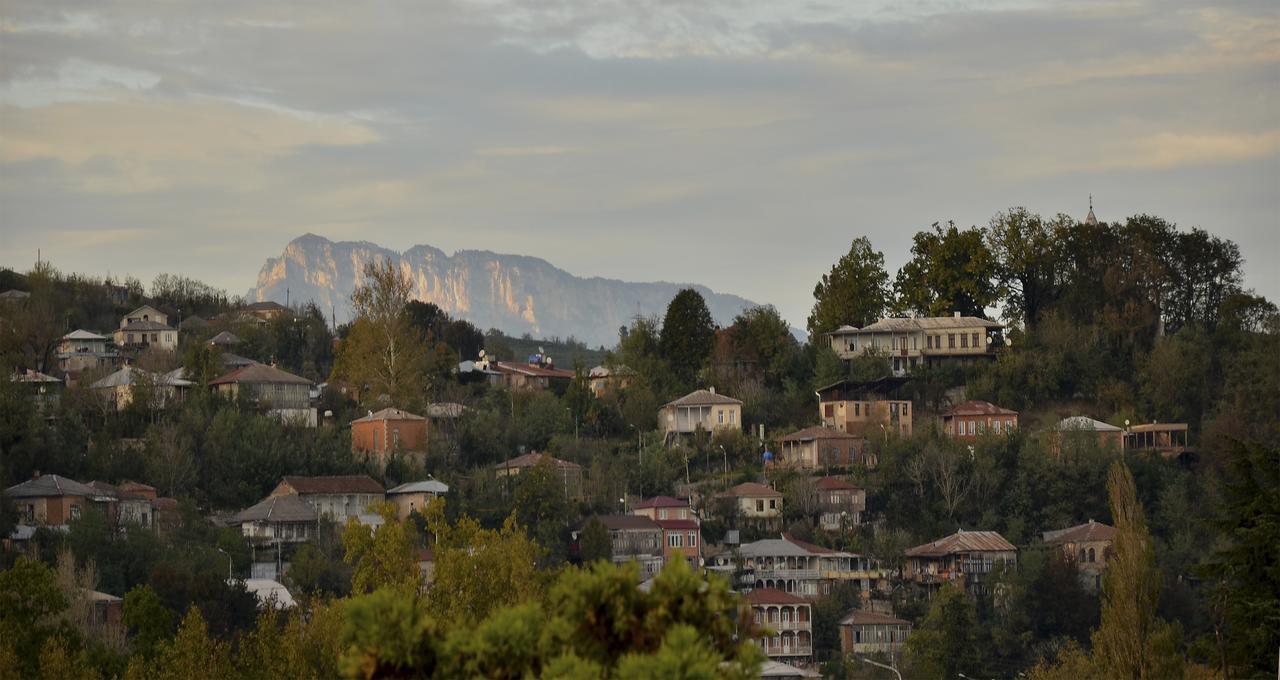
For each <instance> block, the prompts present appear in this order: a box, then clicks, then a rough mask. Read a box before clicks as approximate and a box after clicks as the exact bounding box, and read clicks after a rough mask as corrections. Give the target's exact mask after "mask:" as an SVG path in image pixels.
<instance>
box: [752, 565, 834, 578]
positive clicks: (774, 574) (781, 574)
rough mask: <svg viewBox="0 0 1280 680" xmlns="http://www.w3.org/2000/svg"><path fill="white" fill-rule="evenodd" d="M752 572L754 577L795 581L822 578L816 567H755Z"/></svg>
mask: <svg viewBox="0 0 1280 680" xmlns="http://www.w3.org/2000/svg"><path fill="white" fill-rule="evenodd" d="M754 572H755V576H756V578H771V579H795V580H797V581H812V580H816V579H819V578H822V572H820V571H818V570H817V569H763V568H759V567H757V568H756V569H755V570H754Z"/></svg>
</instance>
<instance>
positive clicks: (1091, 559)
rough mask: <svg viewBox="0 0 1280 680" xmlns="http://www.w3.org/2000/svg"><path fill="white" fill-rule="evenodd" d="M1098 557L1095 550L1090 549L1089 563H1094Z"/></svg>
mask: <svg viewBox="0 0 1280 680" xmlns="http://www.w3.org/2000/svg"><path fill="white" fill-rule="evenodd" d="M1096 557H1097V555H1095V554H1094V552H1093V548H1089V561H1090V562H1093V561H1094V559H1095V558H1096Z"/></svg>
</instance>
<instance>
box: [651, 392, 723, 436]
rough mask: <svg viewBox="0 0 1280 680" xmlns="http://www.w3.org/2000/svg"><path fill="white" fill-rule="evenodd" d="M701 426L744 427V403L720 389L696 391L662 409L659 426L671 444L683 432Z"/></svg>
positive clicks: (659, 415)
mask: <svg viewBox="0 0 1280 680" xmlns="http://www.w3.org/2000/svg"><path fill="white" fill-rule="evenodd" d="M699 428H701V429H702V430H704V431H706V432H715V431H717V430H741V429H742V402H741V401H738V400H737V399H734V398H733V397H727V396H725V395H723V394H716V388H714V387H712V388H709V389H705V390H695V391H693V392H690V393H689V394H686V395H684V396H683V397H680V398H679V399H676V400H675V401H670V402H667V403H666V404H663V406H662V408H661V409H659V410H658V429H659V430H661V431H662V432H663V434H664V436H665V440H666V442H667V444H668V445H672V444H674V443H675V442H676V441H678V439H679V437H681V436H682V435H691V434H693V433H694V432H697V431H698V429H699Z"/></svg>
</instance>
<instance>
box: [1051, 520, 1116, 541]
mask: <svg viewBox="0 0 1280 680" xmlns="http://www.w3.org/2000/svg"><path fill="white" fill-rule="evenodd" d="M1115 536H1116V528H1115V527H1113V526H1111V525H1110V524H1103V523H1102V522H1095V521H1093V520H1089V521H1088V522H1085V523H1084V524H1078V525H1076V526H1073V527H1070V528H1067V529H1058V530H1057V531H1046V532H1044V541H1045V543H1048V544H1050V545H1062V544H1063V543H1091V542H1094V541H1110V540H1111V539H1113V538H1115Z"/></svg>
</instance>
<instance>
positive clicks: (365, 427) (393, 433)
mask: <svg viewBox="0 0 1280 680" xmlns="http://www.w3.org/2000/svg"><path fill="white" fill-rule="evenodd" d="M426 448H427V421H425V420H373V421H364V422H357V423H352V424H351V450H352V451H353V452H356V453H361V452H368V453H380V454H381V453H388V452H392V451H397V450H399V451H424V450H426Z"/></svg>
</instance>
